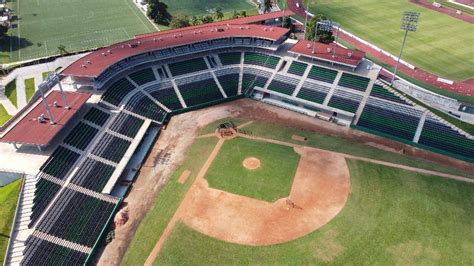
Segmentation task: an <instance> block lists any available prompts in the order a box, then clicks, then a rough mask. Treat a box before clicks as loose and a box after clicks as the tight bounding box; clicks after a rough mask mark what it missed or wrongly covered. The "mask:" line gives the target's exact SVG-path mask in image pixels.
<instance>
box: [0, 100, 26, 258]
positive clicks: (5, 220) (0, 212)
mask: <svg viewBox="0 0 474 266" xmlns="http://www.w3.org/2000/svg"><path fill="white" fill-rule="evenodd" d="M0 106H1V105H0ZM0 124H1V123H0ZM20 185H21V179H18V180H17V181H14V182H12V183H10V184H8V185H6V186H4V187H0V217H1V219H0V264H3V260H4V259H5V258H4V256H5V252H6V249H7V246H8V241H9V239H10V231H11V226H12V223H13V218H14V217H15V210H16V203H17V201H18V196H19V194H20Z"/></svg>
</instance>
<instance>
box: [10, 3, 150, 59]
mask: <svg viewBox="0 0 474 266" xmlns="http://www.w3.org/2000/svg"><path fill="white" fill-rule="evenodd" d="M8 7H9V8H11V9H12V10H13V11H14V12H15V13H16V14H17V15H18V17H19V20H18V21H17V22H16V24H17V26H16V27H15V28H13V29H12V30H11V32H10V37H9V38H8V39H7V40H6V43H7V44H8V45H5V46H4V49H3V51H2V54H1V61H2V63H8V62H14V61H21V60H28V59H33V58H38V57H45V56H50V55H55V54H59V52H58V46H59V45H64V46H65V47H66V50H67V51H68V52H73V51H78V50H84V49H90V48H95V47H100V46H103V45H108V44H112V43H116V42H119V41H123V40H126V39H130V38H132V37H133V36H134V35H136V34H140V33H147V32H151V31H155V30H156V28H155V27H154V26H153V25H152V24H151V23H150V22H149V21H148V20H147V19H146V17H145V16H143V14H142V13H141V12H140V11H139V10H138V9H137V8H136V6H135V5H134V4H133V3H132V1H131V0H68V1H63V0H46V1H37V0H21V1H20V0H15V1H12V2H9V3H8Z"/></svg>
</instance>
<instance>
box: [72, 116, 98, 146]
mask: <svg viewBox="0 0 474 266" xmlns="http://www.w3.org/2000/svg"><path fill="white" fill-rule="evenodd" d="M98 131H99V130H97V129H96V128H94V127H91V126H89V125H87V124H85V123H83V122H79V124H77V125H76V126H75V127H74V129H73V130H72V132H71V133H70V134H69V135H68V136H67V137H66V139H65V140H64V142H65V143H67V144H69V145H71V146H73V147H75V148H77V149H79V150H84V149H85V148H86V147H87V146H88V145H89V143H91V141H92V139H94V137H95V135H96V134H97V132H98Z"/></svg>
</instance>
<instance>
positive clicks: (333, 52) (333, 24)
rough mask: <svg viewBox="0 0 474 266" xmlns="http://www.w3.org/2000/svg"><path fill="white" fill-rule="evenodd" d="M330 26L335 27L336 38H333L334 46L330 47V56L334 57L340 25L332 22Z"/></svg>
mask: <svg viewBox="0 0 474 266" xmlns="http://www.w3.org/2000/svg"><path fill="white" fill-rule="evenodd" d="M332 26H333V27H336V39H335V40H334V45H333V46H334V47H333V49H332V58H335V57H336V47H337V41H338V37H339V29H340V28H341V26H340V25H339V24H337V23H334V22H333V23H332Z"/></svg>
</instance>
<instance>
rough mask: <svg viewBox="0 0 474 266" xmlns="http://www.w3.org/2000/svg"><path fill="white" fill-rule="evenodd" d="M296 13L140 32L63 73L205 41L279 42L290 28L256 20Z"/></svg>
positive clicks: (91, 71)
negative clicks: (254, 40)
mask: <svg viewBox="0 0 474 266" xmlns="http://www.w3.org/2000/svg"><path fill="white" fill-rule="evenodd" d="M292 14H294V13H293V12H292V11H289V10H286V11H278V12H272V13H267V14H262V15H257V16H251V17H246V18H238V19H232V20H224V21H220V22H215V23H209V24H204V25H198V26H192V27H186V28H181V29H176V30H168V31H163V32H155V33H149V34H143V35H138V36H136V37H135V38H134V39H132V40H128V41H124V42H120V43H117V44H113V45H110V46H108V47H104V48H102V49H99V50H97V51H95V52H92V53H90V54H88V55H86V56H84V57H82V58H81V59H79V60H77V61H76V62H74V63H73V64H71V65H70V66H69V67H67V68H66V69H64V71H62V72H61V75H63V76H78V77H98V76H99V75H100V74H101V73H102V72H103V71H105V70H106V69H107V68H108V67H109V66H111V65H113V64H115V63H117V62H119V61H121V60H123V59H125V58H128V57H131V56H134V55H138V54H143V53H146V52H150V51H155V50H159V49H165V48H171V47H175V46H181V45H186V44H191V43H196V42H201V41H208V40H214V39H222V38H230V37H252V38H253V37H259V38H262V39H268V40H271V41H277V40H279V39H281V38H282V37H283V36H285V35H286V34H287V33H288V29H286V28H280V27H272V26H268V25H258V24H253V23H262V22H265V21H267V20H271V19H275V18H279V17H282V16H283V15H285V16H290V15H292Z"/></svg>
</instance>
